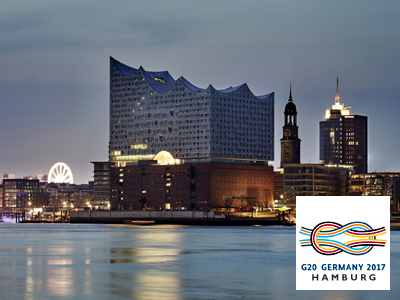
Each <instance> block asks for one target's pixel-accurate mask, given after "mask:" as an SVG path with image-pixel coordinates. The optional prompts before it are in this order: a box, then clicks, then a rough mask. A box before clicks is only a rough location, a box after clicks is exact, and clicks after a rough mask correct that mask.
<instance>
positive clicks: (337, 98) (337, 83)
mask: <svg viewBox="0 0 400 300" xmlns="http://www.w3.org/2000/svg"><path fill="white" fill-rule="evenodd" d="M335 103H337V104H339V103H340V96H339V77H336V97H335Z"/></svg>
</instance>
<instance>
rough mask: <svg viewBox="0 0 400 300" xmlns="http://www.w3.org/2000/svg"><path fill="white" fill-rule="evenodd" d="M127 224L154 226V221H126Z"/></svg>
mask: <svg viewBox="0 0 400 300" xmlns="http://www.w3.org/2000/svg"><path fill="white" fill-rule="evenodd" d="M124 223H125V224H128V225H151V224H154V223H155V222H154V221H148V220H133V221H132V220H125V221H124Z"/></svg>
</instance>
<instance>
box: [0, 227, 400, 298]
mask: <svg viewBox="0 0 400 300" xmlns="http://www.w3.org/2000/svg"><path fill="white" fill-rule="evenodd" d="M0 226H1V225H0ZM23 226H24V224H16V225H14V226H13V227H8V229H9V231H8V232H7V234H4V235H3V233H2V232H1V231H0V240H1V241H2V243H1V244H0V268H1V270H2V271H1V272H0V292H1V295H7V300H10V299H28V300H34V299H35V300H36V299H58V298H59V299H85V300H86V299H89V300H92V299H96V300H98V299H113V300H120V299H228V298H230V299H304V300H305V299H307V300H308V299H310V298H314V299H323V300H331V299H337V300H356V299H369V300H372V299H375V298H377V296H379V297H380V298H382V299H385V300H386V299H391V300H394V299H396V300H397V299H398V297H397V295H398V292H399V287H398V286H397V285H396V284H395V283H396V280H397V279H398V278H399V276H400V266H399V261H400V260H399V259H398V258H399V248H400V235H398V236H396V235H395V234H393V235H392V236H391V238H392V248H391V250H392V256H393V258H394V259H392V268H391V270H392V290H393V291H391V292H390V293H386V292H385V291H381V292H377V293H374V292H373V291H372V292H371V291H368V292H357V291H350V292H349V291H313V292H308V291H296V290H295V278H294V259H295V252H294V248H295V242H294V236H295V234H294V231H293V232H291V231H290V230H289V229H285V228H278V229H277V228H274V227H269V228H267V227H252V228H234V227H230V228H219V227H218V228H216V227H209V228H206V227H201V226H199V227H177V226H175V227H173V226H165V227H164V226H154V227H151V228H150V227H147V228H134V227H129V226H103V225H84V224H80V225H68V226H66V225H62V224H60V225H55V226H54V227H43V226H40V225H39V224H29V226H30V227H29V228H30V230H29V232H27V233H26V234H24V233H23V232H21V228H24V227H23ZM43 228H46V230H47V231H46V234H43V230H44V229H43ZM12 232H14V233H15V235H13V234H12ZM60 232H61V233H62V234H61V233H60ZM393 239H394V240H393Z"/></svg>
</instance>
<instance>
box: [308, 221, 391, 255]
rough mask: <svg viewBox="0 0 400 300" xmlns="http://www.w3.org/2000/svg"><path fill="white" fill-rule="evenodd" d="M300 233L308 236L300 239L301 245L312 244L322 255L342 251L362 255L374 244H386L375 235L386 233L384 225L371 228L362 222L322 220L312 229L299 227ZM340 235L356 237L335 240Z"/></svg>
mask: <svg viewBox="0 0 400 300" xmlns="http://www.w3.org/2000/svg"><path fill="white" fill-rule="evenodd" d="M300 233H301V234H303V235H306V236H309V238H308V239H304V240H300V244H301V246H302V247H307V246H312V247H313V248H314V250H315V251H317V252H318V253H320V254H323V255H334V254H338V253H340V252H342V251H343V252H346V253H349V254H352V255H364V254H367V253H368V252H369V251H371V249H372V248H373V247H374V246H382V247H384V246H385V245H386V240H382V239H377V236H380V235H383V234H385V233H386V229H385V227H381V228H378V229H372V227H371V226H370V225H368V224H367V223H364V222H351V223H347V224H346V225H341V224H339V223H335V222H322V223H319V224H318V225H317V226H315V227H314V229H312V230H311V229H308V228H305V227H301V229H300ZM341 235H346V236H350V237H355V238H356V239H352V240H350V241H345V242H341V241H338V240H337V239H338V238H340V236H341Z"/></svg>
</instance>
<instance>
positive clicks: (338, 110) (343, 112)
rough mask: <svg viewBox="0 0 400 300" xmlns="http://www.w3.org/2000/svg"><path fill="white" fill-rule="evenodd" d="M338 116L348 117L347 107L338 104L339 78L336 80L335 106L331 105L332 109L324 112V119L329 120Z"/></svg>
mask: <svg viewBox="0 0 400 300" xmlns="http://www.w3.org/2000/svg"><path fill="white" fill-rule="evenodd" d="M337 114H340V116H348V115H350V110H349V107H344V104H343V103H340V96H339V78H338V77H337V78H336V96H335V104H334V105H332V109H327V110H326V111H325V119H330V118H331V117H333V115H337Z"/></svg>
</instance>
